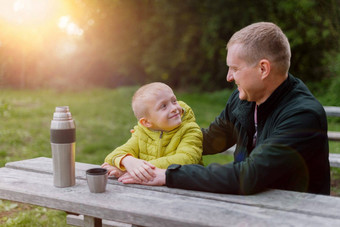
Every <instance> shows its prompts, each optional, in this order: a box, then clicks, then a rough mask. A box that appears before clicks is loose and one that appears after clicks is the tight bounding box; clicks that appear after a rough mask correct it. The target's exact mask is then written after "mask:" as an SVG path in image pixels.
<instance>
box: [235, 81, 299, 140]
mask: <svg viewBox="0 0 340 227" xmlns="http://www.w3.org/2000/svg"><path fill="white" fill-rule="evenodd" d="M294 83H296V82H295V80H294V77H293V76H292V75H291V74H289V75H288V78H287V79H286V80H285V81H284V82H283V83H282V84H281V85H280V86H279V87H277V88H276V90H275V91H274V92H273V93H272V94H271V95H270V96H269V98H268V99H267V100H266V101H265V102H264V103H262V104H261V105H260V106H258V109H257V111H258V112H257V113H258V114H257V117H258V122H260V121H263V120H265V119H266V118H267V116H268V115H269V114H271V112H272V111H273V110H274V109H276V108H277V106H278V105H279V103H280V102H281V100H282V99H283V98H284V97H285V96H286V94H288V93H289V92H290V91H291V90H292V85H293V84H294ZM254 110H255V102H248V101H245V100H240V102H239V105H238V106H237V107H236V108H235V109H234V110H233V111H232V113H233V115H234V116H235V117H236V118H237V119H238V120H239V122H240V123H241V124H242V126H243V127H244V128H247V129H248V130H247V131H248V132H251V131H253V130H254V118H253V117H249V116H253V113H254ZM250 134H251V133H250Z"/></svg>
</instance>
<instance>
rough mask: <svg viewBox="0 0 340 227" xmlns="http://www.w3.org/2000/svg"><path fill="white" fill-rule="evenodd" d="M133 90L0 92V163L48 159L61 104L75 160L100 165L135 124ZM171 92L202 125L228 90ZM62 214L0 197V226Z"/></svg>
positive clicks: (337, 175)
mask: <svg viewBox="0 0 340 227" xmlns="http://www.w3.org/2000/svg"><path fill="white" fill-rule="evenodd" d="M136 88H137V87H125V88H119V89H115V90H108V89H92V90H88V91H68V92H58V91H53V90H35V91H28V90H8V89H7V90H6V89H5V90H1V91H0V119H1V126H0V167H2V166H4V165H5V163H6V162H11V161H17V160H22V159H29V158H35V157H39V156H45V157H51V148H50V131H49V128H50V123H51V119H52V115H53V112H54V109H55V107H56V106H61V105H68V106H69V107H70V111H71V113H72V116H73V118H74V119H75V122H76V129H77V142H76V161H78V162H87V163H93V164H101V163H102V162H103V159H104V158H105V156H106V155H107V154H108V153H109V152H111V151H112V150H113V149H114V148H115V147H117V146H119V145H121V144H122V143H124V142H125V141H126V140H127V139H128V138H129V137H130V129H131V128H132V127H133V126H134V125H135V124H136V119H135V117H134V115H133V113H132V110H131V106H130V100H131V97H132V95H133V92H134V91H135V90H136ZM176 95H177V97H178V99H180V100H183V101H185V102H187V103H188V104H189V105H190V106H191V107H192V108H193V110H194V112H195V115H196V118H197V122H198V124H199V125H200V126H201V127H207V126H208V125H209V124H210V122H211V121H213V120H214V119H215V117H216V116H217V115H219V113H220V112H221V111H222V109H223V108H224V106H225V103H226V101H227V99H228V97H229V95H230V91H227V90H224V91H217V92H213V93H193V94H189V93H185V92H178V93H177V94H176ZM323 104H324V105H327V103H323ZM339 106H340V103H339ZM329 129H330V130H333V131H340V122H339V121H338V120H336V119H330V124H329ZM330 148H331V152H337V153H340V145H339V143H335V142H331V143H330ZM203 161H204V164H205V165H207V164H209V163H211V162H218V163H221V164H223V163H227V162H230V161H232V157H231V156H228V155H223V154H218V155H209V156H205V157H203ZM332 178H333V179H340V171H339V170H338V169H334V168H332ZM332 191H334V195H338V196H339V195H340V189H339V188H338V186H334V187H332ZM65 217H66V214H65V213H64V212H60V211H55V210H51V209H45V208H41V207H37V206H30V205H27V204H19V203H11V202H8V201H1V200H0V226H66V222H65Z"/></svg>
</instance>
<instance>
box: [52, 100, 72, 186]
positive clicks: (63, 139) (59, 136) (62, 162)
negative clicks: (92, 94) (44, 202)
mask: <svg viewBox="0 0 340 227" xmlns="http://www.w3.org/2000/svg"><path fill="white" fill-rule="evenodd" d="M51 148H52V159H53V181H54V186H55V187H59V188H63V187H70V186H73V185H75V149H76V126H75V123H74V120H73V119H72V115H71V113H70V110H69V107H68V106H58V107H56V108H55V112H54V114H53V120H52V121H51Z"/></svg>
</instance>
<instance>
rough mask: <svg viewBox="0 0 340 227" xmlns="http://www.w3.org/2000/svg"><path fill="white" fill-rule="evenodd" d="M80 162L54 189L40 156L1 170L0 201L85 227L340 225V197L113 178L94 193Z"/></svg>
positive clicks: (47, 161) (47, 164)
mask: <svg viewBox="0 0 340 227" xmlns="http://www.w3.org/2000/svg"><path fill="white" fill-rule="evenodd" d="M94 167H98V166H97V165H92V164H86V163H78V162H77V163H76V185H75V186H73V187H67V188H57V187H54V186H53V175H52V159H51V158H45V157H39V158H35V159H28V160H22V161H17V162H10V163H7V164H6V166H5V167H3V168H0V199H5V200H11V201H17V202H22V203H28V204H34V205H38V206H43V207H48V208H53V209H58V210H63V211H66V212H72V213H76V214H81V215H84V217H85V222H84V225H85V226H95V225H96V224H99V225H100V224H101V220H102V219H103V220H111V221H117V222H121V223H129V224H132V225H135V226H162V227H163V226H229V225H230V226H231V225H237V226H321V225H322V226H340V212H339V211H340V198H339V197H331V196H323V195H315V194H308V193H299V192H292V191H283V190H268V191H265V192H262V193H258V194H255V195H250V196H240V195H228V194H217V193H207V192H198V191H189V190H181V189H171V188H167V187H165V186H161V187H160V186H143V185H124V184H122V183H120V182H118V181H117V180H116V179H109V181H108V185H107V188H106V192H104V193H90V192H89V189H88V186H87V183H86V176H85V170H86V169H89V168H94Z"/></svg>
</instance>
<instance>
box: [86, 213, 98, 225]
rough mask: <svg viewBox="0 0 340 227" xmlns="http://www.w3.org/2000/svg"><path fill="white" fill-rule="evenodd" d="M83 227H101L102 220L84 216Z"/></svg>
mask: <svg viewBox="0 0 340 227" xmlns="http://www.w3.org/2000/svg"><path fill="white" fill-rule="evenodd" d="M84 227H102V219H100V218H95V217H90V216H86V215H84Z"/></svg>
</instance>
